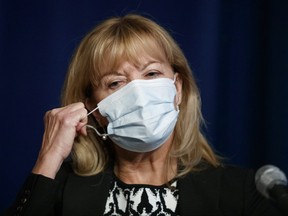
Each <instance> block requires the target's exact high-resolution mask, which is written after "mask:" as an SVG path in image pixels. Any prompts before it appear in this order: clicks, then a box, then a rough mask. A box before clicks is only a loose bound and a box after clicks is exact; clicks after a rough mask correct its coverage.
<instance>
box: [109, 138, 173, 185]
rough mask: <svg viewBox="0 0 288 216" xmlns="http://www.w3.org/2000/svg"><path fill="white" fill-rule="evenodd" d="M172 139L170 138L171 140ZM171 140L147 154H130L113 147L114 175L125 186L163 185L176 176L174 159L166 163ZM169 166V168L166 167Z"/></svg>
mask: <svg viewBox="0 0 288 216" xmlns="http://www.w3.org/2000/svg"><path fill="white" fill-rule="evenodd" d="M171 139H172V138H171ZM171 139H170V138H169V140H167V142H165V143H164V144H163V145H162V146H161V147H160V148H158V149H156V150H154V151H152V152H148V153H137V152H130V151H127V150H125V149H122V148H120V147H118V146H115V149H116V155H117V157H116V163H115V167H114V172H115V175H116V176H117V177H118V178H119V179H121V181H123V182H125V183H126V184H149V185H163V184H165V183H167V182H168V181H169V180H171V179H173V178H174V177H175V175H176V170H177V161H176V159H175V160H173V161H170V164H169V163H167V159H168V152H169V149H170V143H171ZM168 166H169V167H168Z"/></svg>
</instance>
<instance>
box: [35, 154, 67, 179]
mask: <svg viewBox="0 0 288 216" xmlns="http://www.w3.org/2000/svg"><path fill="white" fill-rule="evenodd" d="M62 163H63V158H61V157H57V156H48V155H45V156H39V157H38V159H37V161H36V164H35V166H34V167H33V169H32V173H34V174H38V175H43V176H46V177H48V178H51V179H55V176H56V174H57V172H58V170H59V169H60V167H61V165H62Z"/></svg>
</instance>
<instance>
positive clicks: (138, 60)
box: [91, 38, 168, 85]
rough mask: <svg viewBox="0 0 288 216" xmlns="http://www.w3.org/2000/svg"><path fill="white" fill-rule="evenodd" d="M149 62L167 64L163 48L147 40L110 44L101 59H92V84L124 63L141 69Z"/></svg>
mask: <svg viewBox="0 0 288 216" xmlns="http://www.w3.org/2000/svg"><path fill="white" fill-rule="evenodd" d="M151 61H155V62H156V61H157V62H162V63H164V62H168V60H167V57H166V55H165V52H164V50H163V48H161V46H160V45H159V44H157V42H156V41H154V40H151V38H150V39H147V40H145V41H144V40H140V41H130V43H126V44H123V43H114V44H113V43H112V44H110V46H107V47H106V48H105V50H104V51H103V53H102V57H101V58H100V56H98V57H96V58H95V59H94V65H95V67H94V71H93V77H92V80H91V81H92V83H94V84H95V85H97V83H99V81H100V79H101V77H103V76H105V75H106V74H109V73H111V72H115V71H117V70H118V69H119V67H121V65H122V64H123V63H124V62H129V63H130V64H132V65H134V66H135V67H142V66H143V65H145V64H147V63H148V62H151Z"/></svg>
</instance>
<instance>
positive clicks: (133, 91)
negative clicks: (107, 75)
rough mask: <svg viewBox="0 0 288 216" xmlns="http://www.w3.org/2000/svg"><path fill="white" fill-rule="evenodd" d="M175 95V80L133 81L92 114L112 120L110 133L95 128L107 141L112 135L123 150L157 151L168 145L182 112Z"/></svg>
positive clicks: (109, 127) (103, 102) (109, 128)
mask: <svg viewBox="0 0 288 216" xmlns="http://www.w3.org/2000/svg"><path fill="white" fill-rule="evenodd" d="M175 96H176V87H175V84H174V81H173V80H172V79H169V78H157V79H151V80H133V81H131V82H129V83H128V84H127V85H125V86H124V87H123V88H121V89H119V90H118V91H116V92H114V93H113V94H111V95H109V96H108V97H106V98H105V99H103V100H102V101H100V103H98V105H97V107H96V108H95V109H94V110H92V111H91V112H90V113H89V114H91V113H92V112H94V111H95V110H97V109H98V110H99V112H100V114H101V115H102V116H103V117H106V118H107V119H108V121H109V124H108V126H107V133H105V134H101V133H99V132H98V131H97V130H96V129H95V128H93V129H94V130H95V131H96V132H97V134H98V135H99V136H102V138H104V139H105V137H106V136H109V137H110V139H111V140H112V141H113V142H114V143H116V144H117V145H118V146H120V147H121V148H123V149H126V150H129V151H133V152H150V151H153V150H155V149H157V148H159V147H160V146H161V145H162V144H163V143H165V141H166V140H167V139H168V138H169V136H170V135H171V134H172V132H173V130H174V127H175V125H176V122H177V118H178V113H179V110H178V109H177V107H175V104H174V99H175ZM89 114H88V115H89ZM90 127H91V126H90Z"/></svg>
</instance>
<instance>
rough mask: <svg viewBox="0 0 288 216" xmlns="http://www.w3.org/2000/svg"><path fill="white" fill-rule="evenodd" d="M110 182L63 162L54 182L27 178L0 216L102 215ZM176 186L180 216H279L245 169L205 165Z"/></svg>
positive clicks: (110, 175) (108, 173)
mask: <svg viewBox="0 0 288 216" xmlns="http://www.w3.org/2000/svg"><path fill="white" fill-rule="evenodd" d="M205 167H206V168H205ZM112 183H113V173H112V171H111V170H107V171H105V172H103V173H100V174H97V175H94V176H88V177H82V176H78V175H76V174H74V173H73V171H72V169H71V167H70V165H69V164H65V165H63V166H62V168H61V170H60V172H59V173H58V175H57V178H56V180H52V179H49V178H46V177H44V176H41V175H35V174H31V175H30V176H29V177H28V179H27V181H26V183H25V184H24V185H23V188H22V190H21V191H20V192H19V196H18V197H17V199H16V201H15V203H14V205H12V206H11V208H10V209H9V211H8V212H7V213H6V216H11V215H15V214H16V213H17V214H18V215H22V216H26V215H29V216H34V215H35V216H36V215H37V216H80V215H81V216H82V215H85V216H89V215H97V216H98V215H103V213H104V211H105V205H106V200H107V197H108V196H109V189H110V188H111V184H112ZM177 188H178V189H179V200H178V210H179V215H181V216H182V215H187V216H193V215H195V216H200V215H201V216H205V215H207V216H208V215H209V216H211V215H214V216H216V215H219V216H220V215H227V216H228V215H233V216H237V215H239V216H240V215H241V216H246V215H247V216H248V215H252V216H257V215H259V216H265V215H266V216H270V215H273V216H278V215H279V216H280V215H281V214H280V212H279V211H278V210H277V208H276V207H275V206H274V204H273V203H272V202H271V201H269V200H267V199H265V198H264V197H263V196H261V195H260V194H259V193H258V192H257V190H256V188H255V183H254V172H252V171H251V170H248V169H242V168H238V167H233V166H224V167H218V168H213V167H210V166H209V165H205V166H204V167H203V170H202V171H197V172H191V173H190V174H188V175H186V176H185V177H183V178H180V179H178V180H177ZM27 191H29V193H27ZM24 199H26V201H25V203H23V200H24Z"/></svg>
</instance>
